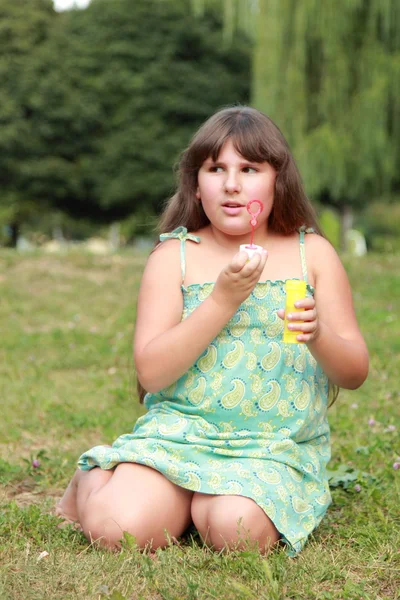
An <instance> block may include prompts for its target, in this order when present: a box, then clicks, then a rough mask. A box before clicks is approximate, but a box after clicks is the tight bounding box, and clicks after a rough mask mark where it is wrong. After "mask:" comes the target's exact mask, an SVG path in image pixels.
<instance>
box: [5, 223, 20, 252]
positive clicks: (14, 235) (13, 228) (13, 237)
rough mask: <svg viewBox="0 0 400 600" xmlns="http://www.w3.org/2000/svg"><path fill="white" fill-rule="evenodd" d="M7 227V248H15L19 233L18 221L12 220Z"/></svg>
mask: <svg viewBox="0 0 400 600" xmlns="http://www.w3.org/2000/svg"><path fill="white" fill-rule="evenodd" d="M9 228H10V239H9V240H8V243H7V246H8V248H16V247H17V241H18V235H19V223H18V222H17V221H14V222H13V223H10V225H9Z"/></svg>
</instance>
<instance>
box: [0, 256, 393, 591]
mask: <svg viewBox="0 0 400 600" xmlns="http://www.w3.org/2000/svg"><path fill="white" fill-rule="evenodd" d="M144 262H145V256H144V254H138V253H136V254H135V253H133V252H128V251H126V252H123V253H119V254H115V255H112V256H101V257H100V256H91V255H88V254H78V253H70V254H68V255H66V256H60V255H44V254H41V253H33V254H26V255H18V254H17V253H14V252H13V251H7V250H2V251H1V252H0V332H1V347H0V393H1V419H0V504H1V510H0V599H1V600H8V599H13V600H14V599H15V600H16V599H18V600H20V599H23V600H34V599H35V600H36V599H37V600H39V599H40V600H42V599H43V598H49V599H50V600H53V599H60V600H61V599H62V600H68V599H79V600H80V599H82V600H89V599H99V600H100V599H107V598H108V599H112V600H124V599H125V600H128V599H129V600H134V599H135V600H139V599H143V600H150V599H151V600H156V599H157V600H158V599H161V598H162V599H165V600H175V599H195V598H200V599H203V598H204V599H227V600H246V599H250V598H254V599H256V598H257V599H261V600H264V599H265V600H269V599H271V600H278V599H282V600H283V599H293V600H295V599H296V600H304V599H305V600H311V599H316V600H328V599H329V600H340V599H360V600H361V599H362V600H393V599H396V598H400V519H399V503H400V494H399V489H400V468H399V469H397V468H396V467H397V464H398V463H399V466H400V439H399V430H400V419H399V413H400V409H399V406H400V392H399V381H400V359H399V356H400V321H399V314H400V275H399V274H400V256H384V255H381V256H378V255H373V256H368V257H366V258H362V259H354V260H349V261H346V268H347V270H348V273H349V277H350V280H351V283H352V287H353V291H354V301H355V306H356V310H357V314H358V316H359V321H360V324H361V328H362V330H363V332H364V334H365V337H366V340H367V343H368V346H369V349H370V354H371V368H370V375H369V378H368V380H367V382H366V383H365V384H364V386H363V387H362V388H361V389H359V390H356V391H352V392H348V391H342V392H341V393H340V396H339V398H338V400H337V402H336V404H335V405H334V406H333V407H332V408H331V409H330V422H331V428H332V440H333V447H332V461H331V463H330V470H331V472H332V473H331V485H332V491H333V504H332V506H331V508H330V509H329V511H328V514H327V517H326V518H325V520H324V521H323V523H322V524H321V526H320V527H319V528H318V530H317V531H316V532H315V535H314V536H313V537H312V538H311V540H310V541H309V543H308V544H307V546H306V548H305V549H304V550H303V552H302V553H301V554H300V555H299V556H298V557H297V558H295V559H293V558H288V557H287V556H286V555H285V554H283V553H282V552H276V553H275V554H273V555H271V556H270V557H269V558H268V559H263V558H261V557H260V556H259V555H258V554H257V552H255V551H254V550H252V549H251V548H249V549H248V550H246V551H241V552H239V551H237V552H229V553H225V554H224V553H220V554H218V553H213V552H212V551H210V550H209V549H208V548H206V547H204V546H203V545H202V544H201V542H200V540H199V538H198V537H197V536H196V535H195V533H192V535H188V536H186V538H184V539H182V540H179V542H178V543H172V542H171V544H170V546H169V547H168V548H167V549H165V550H162V551H157V552H156V553H153V554H152V553H149V552H145V553H140V552H138V551H137V550H136V548H135V547H134V543H133V540H132V539H130V538H129V537H127V539H126V540H125V542H124V545H123V548H122V550H121V551H120V552H118V553H109V552H107V551H103V550H98V549H95V548H94V547H93V546H91V545H90V544H89V543H88V542H87V541H86V540H85V538H83V536H82V535H81V534H80V533H78V532H76V531H74V530H73V529H72V528H71V527H67V528H65V529H59V528H58V527H57V524H58V523H59V520H58V519H57V518H55V517H54V516H53V508H54V504H55V502H56V500H57V499H58V498H59V497H60V495H61V493H62V491H63V488H64V487H65V486H66V484H67V482H68V480H69V479H70V477H71V476H72V474H73V472H74V469H75V461H76V459H77V457H78V456H79V454H80V453H81V452H82V451H84V450H86V449H87V448H89V447H91V446H92V445H96V444H98V443H102V442H104V443H110V442H111V441H112V440H113V438H114V437H117V436H118V435H119V434H121V433H123V432H127V431H129V430H130V429H131V428H132V425H133V423H134V422H135V420H136V418H137V417H138V416H139V415H140V414H141V412H142V410H143V409H142V407H140V405H139V404H138V401H137V397H136V390H135V386H136V383H135V375H134V370H133V363H132V349H131V348H132V334H133V327H134V321H135V305H136V297H137V290H138V286H139V281H140V275H141V271H142V268H143V265H144Z"/></svg>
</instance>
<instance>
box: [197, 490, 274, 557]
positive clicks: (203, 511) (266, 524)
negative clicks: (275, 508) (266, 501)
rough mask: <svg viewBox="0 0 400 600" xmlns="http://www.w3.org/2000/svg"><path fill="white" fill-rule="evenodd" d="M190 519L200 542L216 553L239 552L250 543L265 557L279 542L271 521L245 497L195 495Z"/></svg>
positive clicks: (252, 501)
mask: <svg viewBox="0 0 400 600" xmlns="http://www.w3.org/2000/svg"><path fill="white" fill-rule="evenodd" d="M192 518H193V522H194V524H195V526H196V527H197V529H198V531H199V533H200V535H201V537H202V539H203V540H204V541H205V542H206V543H207V544H209V545H210V546H212V547H213V548H214V549H215V550H222V549H223V548H226V547H229V548H235V549H241V548H243V547H245V545H246V543H249V542H250V543H255V544H257V546H258V547H259V549H260V551H261V552H263V553H264V552H265V553H266V552H268V551H269V549H270V548H271V547H272V546H273V545H274V544H275V543H276V542H277V541H278V540H279V538H280V535H279V532H278V530H277V529H276V527H275V525H274V524H273V522H272V521H271V519H269V518H268V517H267V515H266V514H265V512H264V511H263V510H262V509H261V508H260V507H259V506H258V505H257V504H256V503H255V502H254V500H251V499H250V498H245V497H244V496H212V495H209V494H201V493H199V492H196V493H195V494H194V497H193V501H192Z"/></svg>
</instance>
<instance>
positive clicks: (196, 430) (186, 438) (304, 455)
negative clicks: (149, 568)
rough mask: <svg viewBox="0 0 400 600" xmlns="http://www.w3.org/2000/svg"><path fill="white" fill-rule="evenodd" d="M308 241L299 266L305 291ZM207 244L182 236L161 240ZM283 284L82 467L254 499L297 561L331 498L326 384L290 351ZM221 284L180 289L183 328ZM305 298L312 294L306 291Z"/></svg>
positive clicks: (256, 301)
mask: <svg viewBox="0 0 400 600" xmlns="http://www.w3.org/2000/svg"><path fill="white" fill-rule="evenodd" d="M304 234H305V231H304V230H303V231H300V248H299V249H300V257H301V262H302V268H303V277H304V279H305V280H306V281H307V269H306V262H305V253H304ZM169 238H178V239H180V241H181V265H182V281H184V277H185V244H186V242H187V240H191V241H192V242H195V243H198V242H200V239H199V238H197V237H195V236H193V235H190V234H188V233H187V230H186V229H185V228H184V227H180V228H178V229H176V230H175V231H173V232H172V233H169V234H163V235H162V236H160V239H161V241H163V240H165V239H169ZM284 283H285V282H284V281H266V282H262V283H258V284H257V285H256V287H255V288H254V290H253V292H252V293H251V295H250V296H249V297H248V298H247V299H246V300H245V301H244V302H243V303H242V304H241V305H240V306H239V308H238V310H237V312H236V313H235V315H234V316H233V317H232V318H231V320H230V321H229V322H228V323H227V325H226V326H225V327H224V328H223V329H222V331H221V332H220V333H219V335H218V336H217V337H216V338H215V339H214V340H213V341H212V342H211V344H210V345H209V346H208V348H207V349H206V350H205V351H204V352H203V354H202V355H201V356H200V357H199V359H198V360H197V361H196V362H195V363H194V365H193V366H192V367H191V368H190V369H189V370H188V371H187V373H185V374H184V375H183V376H182V377H180V378H179V379H178V381H176V382H175V383H174V384H172V385H171V386H169V387H168V388H164V389H162V390H160V391H159V392H157V393H151V394H150V393H149V394H147V395H146V397H145V401H144V404H145V407H146V408H147V413H146V414H145V415H143V416H142V417H140V418H139V419H138V420H137V422H136V424H135V426H134V429H133V431H132V433H127V434H125V435H121V436H120V437H119V438H118V439H117V440H116V441H115V442H114V443H113V445H112V446H111V447H107V446H96V447H95V448H92V449H91V450H89V451H88V452H85V453H84V454H83V455H82V456H81V457H80V459H79V463H78V464H79V467H80V468H81V469H83V470H89V469H91V468H93V467H96V466H98V467H100V468H102V469H112V468H113V467H115V466H116V465H118V464H119V463H121V462H135V463H140V464H143V465H148V466H150V467H152V468H154V469H157V471H160V472H161V473H163V474H164V475H165V476H166V477H167V478H168V479H170V480H171V481H173V482H174V483H176V484H177V485H179V486H181V487H183V488H187V489H189V490H193V491H198V492H202V493H205V494H225V495H240V496H246V497H248V498H252V499H253V500H254V501H255V502H256V503H257V504H258V505H259V506H260V507H261V508H262V509H263V510H264V511H265V513H266V514H267V515H268V517H270V519H271V520H272V521H273V522H274V524H275V526H276V528H277V529H278V531H279V532H280V534H281V536H282V540H283V541H284V542H285V543H286V548H287V552H288V554H290V555H294V554H296V553H297V552H299V551H300V550H301V549H302V547H303V546H304V544H305V542H306V540H307V537H308V535H309V534H310V533H311V532H312V531H313V529H314V528H315V527H316V526H317V525H318V523H319V522H320V521H321V519H322V517H323V516H324V514H325V512H326V510H327V508H328V506H329V504H330V501H331V498H330V493H329V487H328V481H327V476H326V464H327V462H328V460H329V458H330V443H329V425H328V421H327V404H328V380H327V377H326V375H325V374H324V373H323V371H322V370H321V368H320V367H319V365H318V364H317V362H316V361H315V359H314V357H313V356H312V354H311V353H310V352H309V350H308V348H307V346H306V344H286V343H284V342H283V341H282V334H283V321H282V320H281V319H280V318H279V317H278V316H277V314H276V313H277V310H278V309H280V308H283V307H284V305H285V286H284ZM213 285H214V284H213V283H205V284H191V285H188V286H187V287H185V286H184V285H183V284H182V294H183V299H184V309H183V315H182V320H183V319H185V318H186V317H187V316H188V315H189V314H190V313H191V312H192V311H194V310H195V309H196V307H198V306H199V304H200V303H201V302H202V301H203V300H204V299H205V298H207V296H208V295H209V294H210V293H211V291H212V289H213ZM307 294H308V295H312V294H313V288H312V286H311V285H309V284H307Z"/></svg>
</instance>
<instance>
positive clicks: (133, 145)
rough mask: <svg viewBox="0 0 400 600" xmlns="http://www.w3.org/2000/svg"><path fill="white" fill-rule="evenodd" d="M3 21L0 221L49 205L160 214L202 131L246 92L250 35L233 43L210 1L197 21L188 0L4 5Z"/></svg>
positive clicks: (96, 212)
mask: <svg viewBox="0 0 400 600" xmlns="http://www.w3.org/2000/svg"><path fill="white" fill-rule="evenodd" d="M0 17H1V26H0V43H1V45H2V46H3V47H7V54H6V55H3V56H2V57H1V58H0V76H1V79H2V88H1V91H0V102H1V105H2V114H1V115H0V172H1V176H0V192H1V195H0V225H1V223H4V222H5V221H7V220H9V219H11V218H12V219H13V220H15V221H17V222H19V223H21V222H23V221H26V220H28V219H29V220H32V219H33V218H34V217H35V213H36V214H37V215H38V216H39V215H42V214H43V213H44V212H45V211H47V210H49V209H50V208H55V209H56V210H61V211H63V212H67V213H68V214H70V215H72V216H74V217H78V218H91V219H97V220H99V221H101V220H103V221H112V220H116V219H122V218H124V217H127V216H130V215H132V214H133V213H135V212H136V211H137V210H138V209H139V208H140V209H141V210H142V212H147V213H148V214H150V215H151V214H154V212H155V211H157V210H158V209H159V208H160V206H161V204H162V202H163V201H164V200H165V199H166V198H167V197H169V196H170V194H171V192H172V190H173V187H174V176H173V169H172V166H173V163H174V162H175V161H176V160H177V159H178V157H179V154H180V152H181V151H182V150H183V148H184V147H185V146H186V145H187V143H188V141H189V138H190V136H191V135H192V133H193V131H194V130H195V129H196V128H197V126H198V125H199V124H200V123H201V122H202V121H203V120H204V119H205V118H206V117H208V116H209V114H210V113H212V112H213V111H214V110H215V109H217V108H219V107H220V106H221V105H224V104H228V103H235V102H247V101H248V98H249V84H250V76H249V73H250V47H249V42H248V40H247V38H245V37H244V35H243V34H235V36H234V38H233V43H234V46H235V51H234V52H232V50H231V48H229V49H228V48H227V47H226V45H224V44H223V43H222V30H223V23H222V19H221V16H220V14H219V11H218V10H216V9H213V8H212V7H208V8H206V10H205V12H204V16H203V18H202V19H198V18H196V16H195V14H194V13H193V10H192V7H191V6H190V5H189V4H188V3H187V2H186V1H185V0H162V1H161V0H135V2H131V0H113V2H109V1H108V0H93V1H92V2H91V4H90V5H89V7H88V9H87V10H84V11H68V12H65V13H60V14H59V13H56V12H55V11H54V10H52V3H51V1H50V0H34V1H32V2H29V3H28V4H26V2H22V1H21V0H19V1H18V2H15V1H14V0H0ZM32 202H34V214H31V212H29V211H28V207H30V206H31V203H32ZM3 206H4V207H6V209H3Z"/></svg>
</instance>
